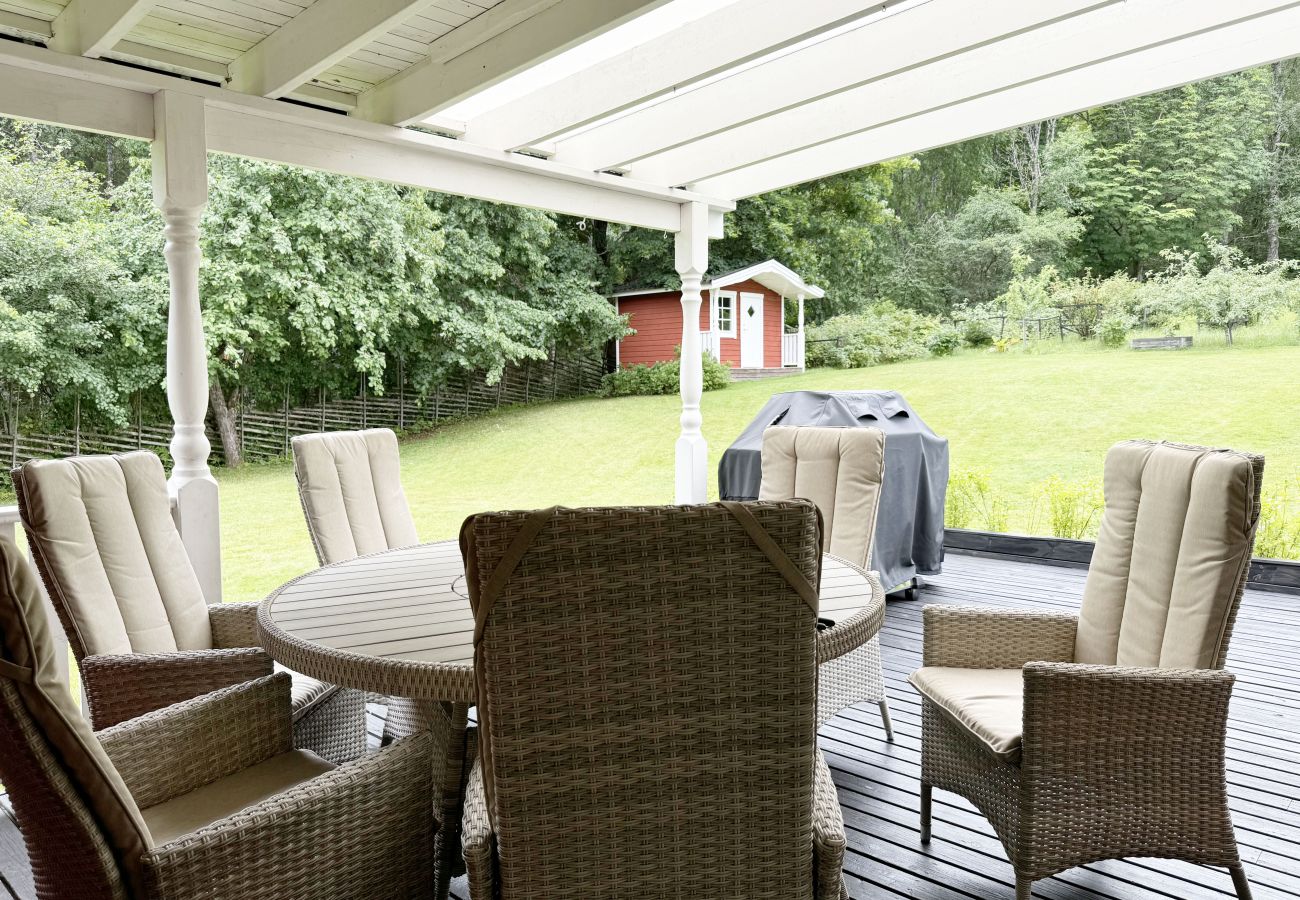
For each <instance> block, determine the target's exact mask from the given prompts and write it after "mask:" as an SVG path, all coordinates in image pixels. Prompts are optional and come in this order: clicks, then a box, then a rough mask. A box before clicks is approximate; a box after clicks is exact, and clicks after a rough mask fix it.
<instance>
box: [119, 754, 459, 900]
mask: <svg viewBox="0 0 1300 900" xmlns="http://www.w3.org/2000/svg"><path fill="white" fill-rule="evenodd" d="M431 747H432V739H431V738H430V737H429V735H427V734H417V735H413V736H412V737H409V738H403V739H402V740H400V741H396V742H394V743H393V744H390V745H389V746H388V747H385V748H384V749H383V750H380V751H378V752H377V753H372V754H368V755H366V756H362V757H360V758H358V759H356V760H353V761H352V762H349V763H346V764H345V765H342V766H340V767H339V768H337V769H335V770H333V771H331V772H326V773H325V774H323V775H319V776H317V777H315V778H313V779H311V780H310V781H306V782H304V783H302V784H299V785H297V786H295V787H293V788H290V789H289V790H287V791H284V792H283V793H280V794H277V795H276V796H274V797H270V798H268V799H266V800H264V801H262V802H261V803H258V804H255V805H253V806H250V807H248V808H247V809H244V810H242V811H240V812H238V813H236V814H235V815H233V816H229V817H227V818H225V819H221V820H218V821H216V822H213V823H212V824H211V825H208V826H206V827H204V828H201V829H199V830H198V831H195V832H193V833H192V834H187V835H185V836H183V837H180V838H178V839H176V840H175V841H172V842H171V843H168V844H163V845H161V846H157V847H154V848H153V849H152V850H151V851H150V852H149V853H147V854H146V855H145V857H144V868H145V880H146V883H147V885H148V886H149V888H150V896H151V897H156V898H158V900H197V898H210V897H295V896H302V895H303V892H304V890H307V887H308V886H310V892H311V894H312V896H321V897H331V896H338V897H356V896H362V895H363V894H365V893H367V892H368V891H369V890H374V889H375V885H376V881H375V879H376V878H381V879H383V890H382V891H381V892H380V893H382V894H383V895H384V896H390V897H424V896H428V892H429V890H430V887H431V884H432V881H433V869H432V862H433V835H434V832H435V831H436V829H437V826H436V820H435V818H434V810H433V800H432V798H433V786H432V781H431V778H432V773H433V759H432V753H431ZM377 865H379V868H378V869H377V868H376V866H377Z"/></svg>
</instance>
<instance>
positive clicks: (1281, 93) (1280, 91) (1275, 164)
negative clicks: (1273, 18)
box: [1229, 62, 1286, 343]
mask: <svg viewBox="0 0 1300 900" xmlns="http://www.w3.org/2000/svg"><path fill="white" fill-rule="evenodd" d="M1272 77H1273V80H1272V89H1273V90H1272V94H1273V133H1272V134H1270V135H1269V136H1268V226H1267V229H1266V233H1267V235H1268V253H1267V255H1266V256H1265V259H1266V260H1267V261H1268V262H1277V261H1278V257H1279V255H1280V250H1281V238H1280V231H1281V226H1280V222H1279V221H1278V219H1279V213H1278V210H1279V208H1280V207H1281V205H1282V129H1283V126H1284V125H1285V123H1284V122H1283V118H1284V104H1285V102H1286V86H1285V83H1284V82H1283V80H1282V63H1280V62H1275V63H1273V66H1272ZM1229 343H1231V341H1229Z"/></svg>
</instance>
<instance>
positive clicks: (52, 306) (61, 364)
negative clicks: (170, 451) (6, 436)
mask: <svg viewBox="0 0 1300 900" xmlns="http://www.w3.org/2000/svg"><path fill="white" fill-rule="evenodd" d="M61 151H62V148H61V146H59V145H55V146H54V147H53V148H50V147H47V146H45V145H43V144H42V143H41V142H40V141H38V140H37V133H36V132H35V131H34V130H29V129H26V128H18V127H10V128H9V129H6V131H5V133H0V373H2V374H0V393H3V395H4V399H5V401H6V402H5V414H6V415H7V414H8V412H9V409H10V407H11V406H12V405H13V404H20V403H25V402H27V401H30V400H33V399H40V400H43V401H45V402H46V403H49V404H52V405H53V409H55V410H63V411H64V412H65V414H66V413H68V412H69V411H70V410H71V407H72V406H73V405H74V403H75V402H76V400H77V398H80V399H81V401H82V408H83V413H84V414H85V415H86V416H89V417H90V418H91V419H92V421H93V419H94V417H95V416H98V417H100V418H102V419H103V420H105V421H107V422H108V423H111V424H114V425H124V424H125V423H126V421H127V414H128V406H129V397H130V395H131V394H132V393H134V392H135V391H138V390H140V389H141V388H144V387H147V386H151V385H153V384H156V383H157V382H158V381H159V380H160V379H161V377H162V364H161V363H162V360H161V353H160V349H161V335H162V334H163V333H165V328H166V324H165V318H164V313H163V310H164V307H163V305H162V303H161V302H160V298H159V297H158V296H157V295H156V294H154V293H152V292H151V291H149V290H148V289H147V287H146V286H144V285H141V284H138V283H137V282H135V281H134V280H133V279H132V278H131V273H130V271H129V268H128V262H129V260H128V259H127V251H128V249H129V246H128V245H127V244H126V242H124V241H123V240H122V233H121V232H122V228H121V223H120V222H118V221H117V220H116V219H115V217H114V215H113V210H112V207H111V205H110V204H109V202H108V201H107V200H106V199H105V198H104V197H103V196H102V195H101V194H100V192H99V190H98V188H99V184H98V182H97V180H96V179H95V178H94V177H93V176H92V175H90V174H88V173H87V172H85V171H84V170H82V169H81V168H80V167H79V166H77V165H75V164H73V163H71V162H68V161H66V160H65V159H63V157H62V155H61Z"/></svg>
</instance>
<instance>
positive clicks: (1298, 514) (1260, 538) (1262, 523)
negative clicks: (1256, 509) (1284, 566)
mask: <svg viewBox="0 0 1300 900" xmlns="http://www.w3.org/2000/svg"><path fill="white" fill-rule="evenodd" d="M1255 555H1256V556H1260V557H1264V558H1265V559H1300V475H1292V476H1291V477H1290V478H1284V479H1281V480H1280V482H1274V484H1272V485H1269V484H1268V483H1267V482H1266V483H1265V487H1264V494H1263V496H1262V497H1261V498H1260V515H1259V528H1258V530H1257V531H1256V532H1255Z"/></svg>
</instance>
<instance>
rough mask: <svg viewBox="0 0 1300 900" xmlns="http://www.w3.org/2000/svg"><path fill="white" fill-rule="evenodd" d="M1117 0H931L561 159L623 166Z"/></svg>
mask: <svg viewBox="0 0 1300 900" xmlns="http://www.w3.org/2000/svg"><path fill="white" fill-rule="evenodd" d="M1116 2H1118V0H1041V2H1035V3H1025V2H1024V0H984V2H980V3H971V2H969V0H929V2H926V3H921V4H919V5H917V6H913V7H909V8H904V9H901V10H897V11H894V12H891V13H886V14H885V15H883V16H881V17H879V18H877V19H875V20H871V21H868V22H867V23H865V24H864V25H862V27H860V28H855V29H852V30H850V31H846V32H844V33H841V34H836V35H832V36H830V37H827V38H826V39H825V40H823V41H820V42H817V43H815V44H812V45H811V46H807V47H803V48H800V49H798V50H795V51H793V52H790V53H787V54H785V55H782V56H779V57H777V58H775V59H773V60H771V61H769V62H765V63H762V64H760V65H757V66H753V67H750V68H748V69H744V70H742V71H740V72H737V73H736V74H734V75H731V76H728V77H726V78H722V79H720V80H718V81H715V82H713V83H710V84H707V85H703V86H701V87H699V88H697V89H695V90H691V91H684V92H682V93H680V94H678V95H676V96H673V97H669V98H668V99H666V100H664V101H663V102H660V103H657V104H654V105H652V106H649V107H647V108H645V109H641V110H637V111H635V112H632V113H629V114H628V115H626V116H623V117H621V118H617V119H614V120H613V121H611V122H608V123H605V124H602V125H599V126H597V127H596V128H593V129H591V130H589V131H587V132H585V133H583V134H579V135H576V136H575V137H573V138H571V139H569V140H565V141H561V142H559V143H558V144H557V145H556V148H555V158H556V159H562V160H564V161H565V162H567V163H568V164H570V165H573V166H577V167H579V168H583V169H592V170H594V171H604V170H607V169H622V168H626V167H629V166H630V165H631V164H632V163H633V162H635V161H636V160H638V159H642V158H644V157H646V156H648V155H650V154H653V153H656V152H661V151H663V150H667V149H671V148H673V147H677V146H680V145H682V144H684V143H686V142H688V141H692V140H698V139H700V138H704V137H707V136H709V135H712V134H721V133H724V132H725V131H726V130H727V129H729V128H732V127H734V126H736V125H740V124H743V123H745V122H750V121H755V120H757V119H759V118H761V117H765V116H767V115H769V114H771V113H772V112H774V111H777V112H779V111H781V110H785V109H790V108H793V107H795V106H798V105H800V104H803V103H807V102H810V101H813V100H817V99H821V98H825V97H830V96H833V95H834V94H836V93H838V92H840V91H844V90H847V89H850V88H854V87H858V86H861V85H867V84H871V83H873V82H878V81H883V80H886V79H888V78H889V77H891V76H893V75H897V74H899V73H901V72H906V71H908V70H910V69H913V68H916V67H919V66H924V65H927V64H929V63H933V62H936V61H939V60H943V59H948V58H950V57H953V56H956V55H958V54H961V53H964V52H967V51H970V50H972V49H974V48H978V47H981V46H984V45H986V44H988V43H990V42H994V41H998V40H1000V39H1002V38H1004V37H1005V36H1007V35H1009V34H1017V33H1019V32H1023V31H1025V30H1029V29H1033V28H1037V27H1040V26H1042V25H1044V24H1046V23H1049V22H1057V21H1063V20H1068V19H1069V18H1070V17H1072V16H1075V15H1081V14H1083V13H1086V12H1088V11H1089V10H1094V9H1097V8H1098V7H1102V6H1108V5H1112V4H1114V3H1116Z"/></svg>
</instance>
